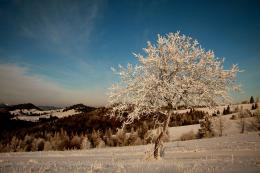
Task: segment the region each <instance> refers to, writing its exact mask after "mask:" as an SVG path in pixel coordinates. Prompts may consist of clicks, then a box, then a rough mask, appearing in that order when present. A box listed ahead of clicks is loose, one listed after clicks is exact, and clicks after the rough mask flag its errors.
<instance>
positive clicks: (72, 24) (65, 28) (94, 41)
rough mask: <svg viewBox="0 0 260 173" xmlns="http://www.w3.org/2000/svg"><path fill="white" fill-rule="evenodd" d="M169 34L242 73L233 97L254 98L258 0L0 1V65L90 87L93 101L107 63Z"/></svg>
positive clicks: (102, 87) (106, 76)
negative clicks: (240, 88)
mask: <svg viewBox="0 0 260 173" xmlns="http://www.w3.org/2000/svg"><path fill="white" fill-rule="evenodd" d="M176 31H180V32H181V33H182V34H185V35H189V36H191V37H192V38H194V39H197V40H198V41H199V42H200V44H201V45H202V47H204V48H205V49H207V50H208V49H211V50H213V51H214V52H215V54H216V55H217V56H218V57H220V58H222V57H224V58H225V60H226V61H225V67H226V68H229V67H230V66H231V65H232V64H238V65H239V66H240V68H241V69H243V70H245V71H244V72H243V73H241V74H240V75H239V81H240V83H241V84H242V86H243V90H244V93H240V94H238V95H237V96H236V97H235V99H236V100H241V99H245V98H247V97H249V96H251V95H253V96H255V97H257V96H260V90H259V89H260V68H259V67H260V44H259V41H260V1H259V0H248V1H246V0H241V1H239V0H234V1H231V0H225V1H221V0H216V1H213V0H212V1H201V0H199V1H192V0H182V1H170V0H169V1H167V0H161V1H152V0H148V1H130V0H129V1H113V0H111V1H94V0H93V1H66V0H64V1H61V0H60V1H58V0H49V1H48V0H45V1H33V0H24V1H23V0H13V1H12V0H0V64H3V65H6V64H12V65H15V66H17V67H22V68H26V73H25V74H23V75H28V76H37V77H39V78H42V79H43V80H46V81H48V82H50V83H52V82H53V83H55V85H57V86H59V87H61V88H64V89H67V90H69V91H79V92H85V91H89V92H90V93H91V91H92V90H95V91H97V93H98V94H99V95H100V96H99V98H100V99H99V100H98V101H93V99H94V98H95V96H92V97H91V98H93V99H92V100H90V99H89V98H86V102H85V103H88V104H91V102H94V104H96V105H102V104H105V102H106V96H105V93H106V92H107V88H108V87H109V86H110V85H111V84H112V83H113V82H114V81H115V80H117V79H116V78H115V77H114V76H113V74H112V72H111V70H110V67H111V66H114V67H116V66H117V65H118V64H123V65H124V64H126V63H127V62H131V63H136V61H135V59H134V57H133V56H132V52H135V53H143V51H142V48H143V47H145V46H146V42H147V41H148V40H150V41H152V42H154V41H155V40H156V37H157V34H161V35H164V34H167V33H169V32H176ZM97 93H93V95H94V94H97ZM2 94H6V93H2ZM90 95H91V94H90ZM6 97H7V98H8V96H6ZM10 97H12V95H10ZM86 97H90V96H89V95H88V96H86ZM0 101H2V100H0ZM3 101H4V100H3ZM78 101H79V102H83V101H82V100H80V99H79V100H78ZM35 102H37V100H36V101H35ZM46 102H47V101H46ZM75 102H77V100H76V101H75ZM66 103H67V104H70V101H67V102H66ZM38 104H44V103H42V102H38ZM57 104H59V103H57Z"/></svg>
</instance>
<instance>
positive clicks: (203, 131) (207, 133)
mask: <svg viewBox="0 0 260 173" xmlns="http://www.w3.org/2000/svg"><path fill="white" fill-rule="evenodd" d="M213 136H214V132H213V127H212V122H211V121H210V119H209V117H208V116H205V118H204V119H203V120H201V121H200V129H199V131H198V138H208V137H213Z"/></svg>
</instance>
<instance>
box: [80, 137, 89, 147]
mask: <svg viewBox="0 0 260 173" xmlns="http://www.w3.org/2000/svg"><path fill="white" fill-rule="evenodd" d="M89 148H91V143H90V141H89V140H88V137H87V136H84V137H83V138H82V141H81V145H80V149H83V150H85V149H89Z"/></svg>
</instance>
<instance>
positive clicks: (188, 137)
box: [180, 130, 196, 141]
mask: <svg viewBox="0 0 260 173" xmlns="http://www.w3.org/2000/svg"><path fill="white" fill-rule="evenodd" d="M192 139H196V135H195V133H194V132H193V131H192V130H191V131H189V132H187V133H184V134H182V135H181V137H180V140H181V141H187V140H192Z"/></svg>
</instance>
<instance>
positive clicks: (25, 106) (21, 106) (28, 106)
mask: <svg viewBox="0 0 260 173" xmlns="http://www.w3.org/2000/svg"><path fill="white" fill-rule="evenodd" d="M8 109H9V111H13V110H16V109H36V110H39V111H41V110H42V109H40V108H39V107H37V106H35V105H34V104H32V103H24V104H18V105H12V106H9V108H8Z"/></svg>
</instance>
